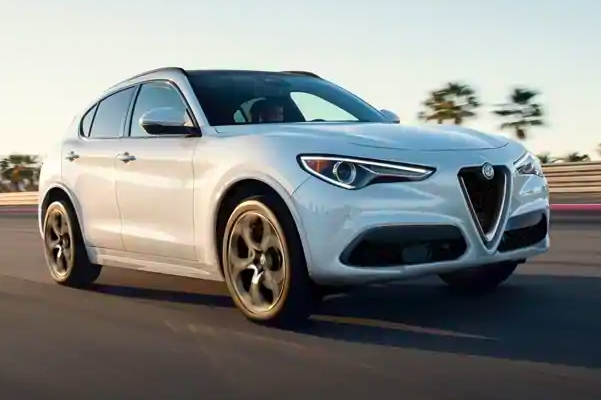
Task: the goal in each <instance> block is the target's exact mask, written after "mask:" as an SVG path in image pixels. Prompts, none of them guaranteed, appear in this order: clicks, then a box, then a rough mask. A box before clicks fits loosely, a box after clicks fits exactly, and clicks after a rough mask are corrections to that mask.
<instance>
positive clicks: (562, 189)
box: [543, 162, 601, 194]
mask: <svg viewBox="0 0 601 400" xmlns="http://www.w3.org/2000/svg"><path fill="white" fill-rule="evenodd" d="M543 170H544V171H545V176H546V177H547V180H548V181H549V190H550V191H551V193H570V194H579V193H601V162H578V163H559V164H546V165H543Z"/></svg>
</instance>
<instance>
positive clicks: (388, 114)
mask: <svg viewBox="0 0 601 400" xmlns="http://www.w3.org/2000/svg"><path fill="white" fill-rule="evenodd" d="M380 112H381V113H382V114H383V115H384V117H386V119H387V120H389V121H390V122H392V123H393V124H400V123H401V119H400V118H399V116H398V115H396V114H395V113H394V112H392V111H390V110H380Z"/></svg>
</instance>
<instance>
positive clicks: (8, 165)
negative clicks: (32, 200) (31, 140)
mask: <svg viewBox="0 0 601 400" xmlns="http://www.w3.org/2000/svg"><path fill="white" fill-rule="evenodd" d="M38 163H39V160H38V157H37V156H32V155H28V154H11V155H10V156H8V157H6V158H4V159H3V160H2V161H0V170H1V172H0V173H1V177H2V178H4V179H7V180H9V181H10V182H11V183H12V185H13V187H14V188H15V189H16V188H17V187H18V185H19V183H20V182H22V181H23V180H24V179H27V180H29V181H30V182H31V183H32V184H34V185H35V184H36V180H37V171H38V169H39V166H38Z"/></svg>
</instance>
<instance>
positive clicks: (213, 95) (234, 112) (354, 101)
mask: <svg viewBox="0 0 601 400" xmlns="http://www.w3.org/2000/svg"><path fill="white" fill-rule="evenodd" d="M189 79H190V83H191V85H192V88H193V89H194V92H195V94H196V96H197V97H198V101H199V102H200V105H201V107H202V109H203V111H204V113H205V115H206V117H207V119H208V122H209V124H210V125H212V126H223V125H240V124H264V123H311V122H379V123H387V122H389V121H388V120H387V119H386V118H385V117H384V116H383V115H382V114H381V113H380V112H379V111H378V110H377V109H375V108H373V107H372V106H370V105H369V104H367V103H366V102H365V101H363V100H361V99H360V98H358V97H357V96H355V95H353V94H351V93H350V92H348V91H346V90H344V89H342V88H341V87H339V86H337V85H335V84H333V83H331V82H328V81H326V80H323V79H319V78H314V77H311V76H305V75H299V74H288V73H273V72H255V71H192V72H190V73H189Z"/></svg>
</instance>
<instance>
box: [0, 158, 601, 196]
mask: <svg viewBox="0 0 601 400" xmlns="http://www.w3.org/2000/svg"><path fill="white" fill-rule="evenodd" d="M543 170H544V171H545V176H546V177H547V180H548V181H549V190H550V191H551V193H557V194H574V195H578V194H590V193H598V194H601V162H597V161H595V162H579V163H560V164H545V165H543ZM37 203H38V193H37V192H15V193H0V206H29V205H36V204H37Z"/></svg>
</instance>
